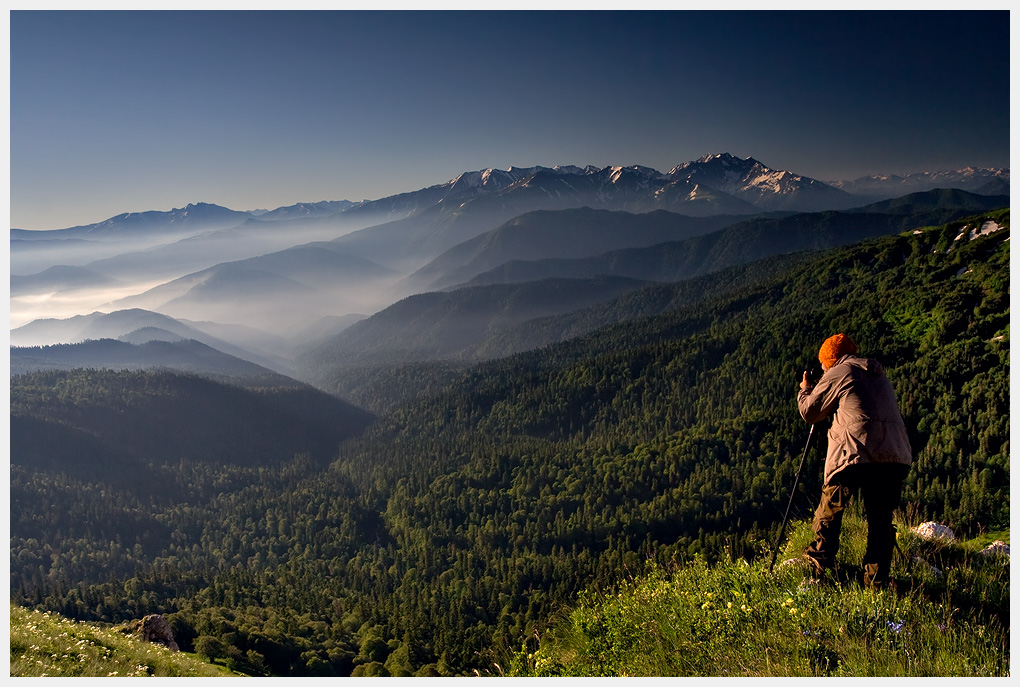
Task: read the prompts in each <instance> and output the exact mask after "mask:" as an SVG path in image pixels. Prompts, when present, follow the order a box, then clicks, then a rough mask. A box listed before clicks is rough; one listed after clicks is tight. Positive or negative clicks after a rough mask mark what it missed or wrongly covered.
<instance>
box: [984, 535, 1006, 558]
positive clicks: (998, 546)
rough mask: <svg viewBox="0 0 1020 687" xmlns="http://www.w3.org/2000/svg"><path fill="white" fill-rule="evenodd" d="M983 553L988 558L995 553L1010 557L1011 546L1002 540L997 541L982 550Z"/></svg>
mask: <svg viewBox="0 0 1020 687" xmlns="http://www.w3.org/2000/svg"><path fill="white" fill-rule="evenodd" d="M981 553H982V554H984V555H986V556H987V555H989V554H993V553H998V554H1002V555H1005V556H1008V555H1009V544H1007V543H1006V542H1004V541H1002V540H1001V539H997V540H996V541H993V542H992V543H991V544H989V545H988V546H986V547H985V548H983V549H981Z"/></svg>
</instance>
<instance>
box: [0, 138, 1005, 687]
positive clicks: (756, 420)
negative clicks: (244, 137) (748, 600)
mask: <svg viewBox="0 0 1020 687" xmlns="http://www.w3.org/2000/svg"><path fill="white" fill-rule="evenodd" d="M1004 179H1005V183H1006V186H1005V188H1004V187H1003V180H1004ZM954 180H955V181H958V182H959V186H957V187H953V186H952V185H951V184H952V182H953V181H954ZM893 181H894V182H895V183H892V184H889V185H886V186H883V185H882V184H881V183H880V182H879V180H874V179H873V180H871V181H869V182H867V183H865V181H864V180H858V183H856V184H850V183H846V184H825V183H822V182H819V181H816V180H812V179H808V178H806V177H803V176H800V175H797V174H794V173H792V172H788V171H782V170H772V169H769V168H768V167H766V166H765V165H763V164H762V163H761V162H758V161H757V160H754V159H752V158H747V159H743V160H742V159H739V158H735V157H733V156H729V155H726V154H722V155H706V156H705V157H704V158H701V159H700V160H697V161H692V162H689V163H684V164H681V165H677V166H676V167H675V168H673V169H672V170H671V171H670V172H668V173H661V172H658V171H656V170H651V169H648V168H643V167H638V166H633V167H608V168H602V169H597V168H594V167H575V166H565V167H556V168H542V167H534V168H511V169H509V170H506V171H500V170H483V171H480V172H471V173H465V174H463V175H461V176H459V177H456V178H454V179H452V180H451V181H450V182H448V183H446V184H438V185H435V186H431V187H427V188H424V189H421V190H419V191H414V192H409V193H405V194H400V195H397V196H393V197H390V198H384V199H380V200H376V201H362V202H357V203H354V202H350V201H331V202H323V203H308V204H299V205H296V206H293V207H289V208H279V209H277V210H273V211H270V212H260V213H258V214H255V213H243V212H241V213H239V212H235V211H232V210H227V209H226V208H219V207H217V206H211V205H205V204H198V205H189V206H186V208H183V209H181V210H174V211H173V212H171V213H142V215H143V216H119V217H114V218H111V219H110V220H109V221H107V222H105V223H102V224H101V225H90V226H88V227H74V228H70V229H65V230H59V231H57V232H23V231H19V230H12V233H11V234H12V235H11V242H12V249H11V274H12V276H11V332H10V340H11V346H12V347H11V353H10V355H11V374H12V377H11V467H10V470H11V513H12V522H11V554H10V557H11V597H12V601H13V602H15V603H17V604H20V605H24V606H29V607H36V608H40V609H49V610H52V611H54V612H59V613H62V614H64V615H66V616H68V617H71V618H75V619H81V620H92V621H102V622H123V621H126V620H130V619H133V618H140V617H142V616H143V615H145V614H148V613H160V614H164V615H165V616H167V617H169V618H171V619H172V623H173V625H174V627H175V634H176V636H177V638H178V642H179V643H180V644H181V646H182V647H193V646H194V645H195V643H196V642H197V641H198V640H199V639H200V638H203V637H204V638H215V639H216V640H217V642H218V644H217V646H218V647H220V650H221V651H222V654H223V655H222V656H221V657H220V658H221V659H223V660H226V659H228V658H229V659H230V661H232V662H233V665H235V666H237V667H238V668H239V669H242V672H245V673H247V674H256V675H320V676H325V675H352V674H354V675H365V674H380V675H381V674H387V675H402V676H409V675H465V674H473V671H476V670H477V671H491V670H492V666H493V665H494V664H497V663H503V664H505V663H506V661H507V657H508V656H511V655H514V654H515V653H516V652H518V651H519V650H520V647H521V645H522V642H523V641H524V640H525V639H526V638H529V637H533V636H535V635H536V634H537V633H540V632H541V631H543V630H544V629H545V628H548V627H549V626H550V625H551V624H552V623H553V621H554V619H555V618H557V617H558V615H562V613H563V611H564V609H565V608H567V607H569V606H571V605H573V604H574V603H575V602H576V600H577V599H578V598H579V595H581V594H582V593H584V592H586V590H587V591H591V590H600V591H605V590H610V589H613V588H614V586H615V585H617V584H619V583H620V581H621V580H623V579H625V578H628V577H630V576H638V575H641V574H642V573H643V572H645V571H648V570H651V569H653V568H654V567H655V566H669V565H674V564H679V563H682V562H685V561H691V560H707V561H710V562H711V561H720V560H738V559H742V558H745V559H751V558H754V557H756V556H760V555H761V552H762V551H763V547H767V546H770V545H771V542H772V541H774V539H775V536H776V534H777V532H778V530H779V526H780V522H781V520H782V517H783V512H782V507H783V505H785V498H786V494H787V491H788V489H789V487H790V485H791V484H792V482H793V476H794V472H795V471H796V460H795V457H797V456H799V451H800V448H801V445H802V443H803V439H804V436H805V426H804V424H803V421H802V420H801V419H800V417H799V416H798V414H797V410H796V404H795V403H794V398H795V390H796V385H797V381H798V379H799V377H798V374H799V371H800V370H802V369H803V368H804V367H806V366H809V365H811V364H813V361H814V359H815V355H816V352H817V347H818V344H819V342H820V341H821V340H823V339H824V338H825V337H826V336H828V335H830V334H831V333H832V332H833V331H850V332H853V333H854V336H855V338H856V339H857V340H858V342H859V343H860V345H861V348H862V351H863V353H864V354H866V355H869V356H873V357H876V358H879V359H880V360H882V362H883V364H884V365H885V366H886V369H887V370H888V373H889V376H890V378H891V379H893V380H894V384H895V386H896V392H897V395H898V397H899V399H900V403H901V409H902V412H903V415H904V419H905V420H906V423H907V426H908V428H909V432H910V441H911V444H912V447H913V449H914V451H915V456H916V458H915V465H914V467H913V469H912V471H911V474H910V476H909V478H908V480H907V483H906V486H905V493H904V497H903V508H902V509H901V510H902V513H901V515H902V517H903V518H904V519H905V520H906V519H917V518H924V519H937V520H939V521H941V522H945V523H947V524H950V525H951V526H952V527H953V528H954V529H956V530H957V531H958V532H960V533H964V534H967V535H970V536H976V535H978V534H980V533H981V532H983V531H986V530H988V529H991V530H1001V529H1008V525H1009V441H1008V438H1009V388H1008V380H1009V319H1010V318H1009V281H1010V269H1009V246H1010V243H1009V236H1010V230H1009V196H1008V171H1006V172H1005V176H1003V174H1002V173H999V174H993V173H991V172H989V173H988V174H986V175H985V176H983V177H982V176H981V175H980V174H976V173H975V170H970V172H969V173H967V174H961V175H958V176H956V177H951V176H948V175H945V174H943V175H934V174H933V175H929V177H927V178H926V179H925V180H923V181H924V182H925V183H938V184H942V185H939V186H931V187H925V186H924V185H923V184H922V180H919V179H913V180H911V181H910V183H909V184H908V183H907V181H905V180H903V179H898V180H893ZM964 182H965V183H964ZM913 184H918V185H913ZM989 184H990V185H989ZM964 185H967V188H963V186H964ZM985 185H989V186H988V187H987V188H984V189H983V188H982V187H983V186H985ZM885 189H888V190H887V191H885V192H886V193H888V195H885V194H884V193H883V190H885ZM854 190H860V191H861V193H862V195H853V194H852V193H851V191H854ZM903 190H907V191H908V192H907V193H900V192H899V191H903ZM981 190H986V191H991V192H992V193H990V194H982V193H980V192H979V191H981ZM982 228H983V229H982ZM36 234H38V235H36ZM42 234H46V236H42ZM820 461H821V455H820V453H819V454H817V455H815V456H814V457H813V458H812V459H811V465H809V468H808V470H807V471H806V472H805V475H804V477H803V478H802V480H801V483H800V486H799V488H798V492H797V494H796V500H795V512H794V517H796V518H798V519H804V518H808V517H810V513H811V511H812V508H813V505H814V504H813V500H814V499H815V497H816V493H817V491H818V489H819V487H820V484H819V481H820ZM1007 624H1008V623H1007ZM203 641H204V642H205V645H207V646H209V645H211V643H210V641H208V640H203Z"/></svg>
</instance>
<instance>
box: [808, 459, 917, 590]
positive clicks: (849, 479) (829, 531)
mask: <svg viewBox="0 0 1020 687" xmlns="http://www.w3.org/2000/svg"><path fill="white" fill-rule="evenodd" d="M909 470H910V467H909V466H907V465H903V464H900V463H863V464H860V465H851V466H849V467H846V468H844V469H842V470H840V471H839V472H837V473H836V474H835V475H833V476H832V479H830V480H829V482H828V483H827V484H825V485H824V486H823V487H822V498H821V501H820V502H819V504H818V508H817V510H815V519H814V522H813V523H812V529H813V530H814V532H815V540H814V541H813V542H811V545H810V546H808V548H807V550H806V551H805V552H804V554H805V555H806V556H807V558H808V559H809V560H810V561H811V563H812V567H813V568H814V572H815V574H817V575H821V574H823V573H824V571H825V570H831V569H833V568H835V567H836V553H837V552H838V551H839V531H840V528H841V527H842V525H843V511H844V510H845V509H846V507H847V506H848V505H850V499H851V498H854V497H856V495H857V494H860V496H861V499H862V500H863V502H864V512H865V515H866V517H867V521H868V544H867V549H866V550H865V552H864V560H863V561H862V564H863V567H864V584H865V585H866V586H868V587H881V586H884V585H885V584H887V583H888V581H889V569H890V568H891V567H892V554H893V547H894V546H895V545H896V529H895V528H894V527H893V524H892V515H893V511H894V510H895V509H896V507H897V506H898V505H899V503H900V495H901V493H902V492H903V479H904V478H905V477H906V476H907V472H909Z"/></svg>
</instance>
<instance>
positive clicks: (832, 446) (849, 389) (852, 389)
mask: <svg viewBox="0 0 1020 687" xmlns="http://www.w3.org/2000/svg"><path fill="white" fill-rule="evenodd" d="M797 405H798V406H799V407H800V415H801V417H803V418H804V420H806V421H807V422H808V423H810V424H814V423H816V422H819V421H821V420H824V419H825V418H827V417H829V416H830V415H831V416H832V426H831V427H830V428H829V450H828V453H827V454H826V457H825V475H824V481H825V484H828V483H829V480H830V479H832V476H833V475H835V474H836V473H838V472H839V471H840V470H842V469H843V468H845V467H846V466H848V465H856V464H859V463H903V464H904V465H910V463H911V458H912V451H911V449H910V440H909V439H908V438H907V429H906V427H905V426H904V425H903V418H902V417H901V416H900V409H899V406H898V405H897V404H896V393H895V392H894V391H893V388H892V383H890V381H889V378H888V377H886V376H885V370H884V369H883V368H882V364H881V363H879V362H878V361H877V360H871V359H868V358H859V357H857V356H855V355H845V356H843V357H842V358H840V359H839V360H837V361H836V364H835V365H833V366H832V367H830V368H829V369H828V370H826V371H825V374H823V375H822V377H821V379H819V380H818V383H817V384H815V386H814V387H813V388H811V387H809V388H807V389H802V390H801V392H800V394H799V395H798V397H797Z"/></svg>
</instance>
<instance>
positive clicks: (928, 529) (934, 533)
mask: <svg viewBox="0 0 1020 687" xmlns="http://www.w3.org/2000/svg"><path fill="white" fill-rule="evenodd" d="M910 531H911V532H913V533H914V534H916V535H917V536H919V537H921V538H922V539H941V540H943V541H955V540H956V533H955V532H953V530H952V529H951V528H949V527H946V526H945V525H940V524H939V523H937V522H922V523H921V524H920V525H918V526H917V527H914V528H912V529H911V530H910Z"/></svg>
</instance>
